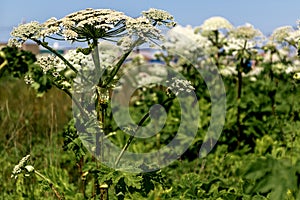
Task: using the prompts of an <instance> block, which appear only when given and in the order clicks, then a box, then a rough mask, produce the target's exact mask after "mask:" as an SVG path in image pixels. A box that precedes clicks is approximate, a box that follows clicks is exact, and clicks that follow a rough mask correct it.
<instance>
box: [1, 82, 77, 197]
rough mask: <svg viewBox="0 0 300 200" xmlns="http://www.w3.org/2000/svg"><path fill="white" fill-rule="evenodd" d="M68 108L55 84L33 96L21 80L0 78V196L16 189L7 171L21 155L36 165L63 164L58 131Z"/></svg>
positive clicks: (69, 101) (68, 111) (63, 123)
mask: <svg viewBox="0 0 300 200" xmlns="http://www.w3.org/2000/svg"><path fill="white" fill-rule="evenodd" d="M70 108H71V100H70V99H69V97H68V96H66V95H65V94H64V93H62V92H61V91H59V90H57V89H55V88H53V89H51V90H50V91H49V92H47V93H46V94H45V95H44V96H43V97H40V98H37V97H36V94H35V92H34V90H33V89H31V88H30V87H29V86H28V85H26V84H25V83H24V81H22V80H17V79H13V78H10V77H4V78H2V79H0V166H1V170H0V172H1V173H0V180H1V181H0V197H2V198H0V199H3V198H4V199H5V197H8V196H11V195H13V194H14V193H15V192H16V191H15V181H14V180H12V179H11V178H10V175H11V171H12V169H13V167H14V165H15V164H17V162H18V161H19V159H20V158H22V157H23V156H25V155H27V154H31V156H32V159H33V160H32V161H33V162H34V165H35V167H36V168H39V169H47V168H49V167H50V166H53V167H59V166H60V165H63V163H62V156H64V155H65V157H67V153H66V152H64V151H63V150H62V145H63V138H62V134H61V131H62V129H63V127H64V125H65V124H66V123H67V122H68V121H69V118H70V117H71V112H70ZM68 160H69V159H67V160H65V159H63V162H68Z"/></svg>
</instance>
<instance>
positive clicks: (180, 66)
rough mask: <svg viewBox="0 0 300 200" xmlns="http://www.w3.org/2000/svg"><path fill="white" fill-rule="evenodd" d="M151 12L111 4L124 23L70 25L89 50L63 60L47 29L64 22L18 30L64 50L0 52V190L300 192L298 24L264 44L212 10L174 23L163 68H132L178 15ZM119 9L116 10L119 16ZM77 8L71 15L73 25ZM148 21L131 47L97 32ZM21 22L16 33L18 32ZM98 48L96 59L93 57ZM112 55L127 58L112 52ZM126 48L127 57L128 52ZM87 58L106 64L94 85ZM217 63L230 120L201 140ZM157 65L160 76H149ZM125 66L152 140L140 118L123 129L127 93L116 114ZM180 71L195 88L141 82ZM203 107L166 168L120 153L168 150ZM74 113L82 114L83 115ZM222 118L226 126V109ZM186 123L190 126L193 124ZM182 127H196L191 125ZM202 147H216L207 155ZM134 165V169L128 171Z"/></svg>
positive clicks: (36, 193) (136, 109)
mask: <svg viewBox="0 0 300 200" xmlns="http://www.w3.org/2000/svg"><path fill="white" fill-rule="evenodd" d="M85 12H87V16H90V15H88V14H90V12H94V14H95V15H98V14H99V13H100V14H101V15H102V14H103V12H104V13H107V12H108V11H103V10H100V11H97V12H96V11H93V10H91V9H90V10H85ZM108 13H109V12H108ZM157 13H158V14H159V15H158V14H157ZM143 14H144V16H145V17H147V18H149V19H151V20H152V21H151V20H148V21H147V20H145V21H143V19H140V18H138V19H137V21H134V19H128V18H127V17H126V16H123V15H120V13H116V12H112V13H111V16H110V17H111V18H112V19H117V23H114V22H112V24H113V25H114V29H112V30H111V29H110V28H111V27H112V24H110V25H111V26H108V27H109V28H107V27H105V29H102V28H101V27H100V28H99V26H97V28H95V29H94V27H93V26H91V25H90V22H89V23H87V24H85V25H83V27H84V28H78V27H77V28H78V29H75V28H74V29H72V30H73V31H74V32H69V35H68V36H63V34H62V33H64V31H62V30H60V31H57V32H56V33H53V34H57V35H58V36H63V37H66V38H67V39H70V40H71V41H77V40H78V41H81V40H84V39H86V40H87V41H88V44H89V46H88V47H87V48H79V49H78V50H77V52H76V51H70V52H69V53H68V54H66V55H63V56H64V57H62V55H60V54H55V50H54V49H52V48H51V47H50V46H48V44H47V43H46V42H45V41H44V40H45V39H46V36H47V34H50V33H51V34H52V32H51V31H53V29H50V28H51V26H53V27H56V28H57V24H56V22H53V21H51V20H50V21H48V22H47V23H46V25H44V26H45V27H47V28H49V30H48V29H46V30H48V31H50V32H48V33H47V34H45V35H46V36H45V37H42V36H41V33H42V31H45V29H42V28H41V27H43V26H42V25H40V24H37V23H29V24H25V25H22V26H23V27H21V28H20V30H18V29H16V30H14V34H15V35H14V36H15V37H16V38H18V37H20V36H22V40H27V39H31V40H33V41H35V42H36V43H38V44H39V45H42V46H44V47H46V48H47V49H48V50H49V51H51V52H53V53H54V54H55V55H56V56H49V57H39V58H38V59H36V58H35V56H34V55H32V54H31V53H29V52H25V51H21V50H19V49H17V48H16V47H6V48H4V49H2V50H1V53H0V56H1V57H0V62H1V63H0V136H1V137H0V142H1V143H0V144H1V145H0V149H1V151H0V152H1V159H0V164H1V166H3V167H2V171H1V175H0V178H1V180H2V181H1V183H0V195H1V198H2V199H107V197H109V199H153V200H155V199H157V200H158V199H207V200H208V199H211V200H223V199H224V200H227V199H228V200H250V199H257V200H260V199H261V200H265V199H270V200H297V199H300V188H299V187H300V154H299V153H300V121H299V118H300V115H299V113H300V101H299V99H300V98H299V97H300V87H299V85H298V84H299V83H298V82H299V80H298V79H299V76H298V75H299V74H298V73H299V72H298V70H299V66H297V65H299V57H298V56H297V55H296V54H297V48H298V47H297V41H298V40H299V38H295V37H294V38H293V37H291V36H293V34H292V33H294V30H291V29H289V28H287V27H285V28H280V29H278V30H275V31H274V34H273V35H272V36H271V37H270V38H269V39H268V41H264V42H262V40H263V39H262V35H261V33H260V32H259V31H258V30H256V29H254V28H253V27H252V26H250V25H245V26H242V27H236V28H234V27H232V25H231V24H230V23H229V22H228V21H226V20H225V19H223V18H211V19H209V20H207V21H205V22H204V23H203V25H202V26H200V27H199V28H196V29H192V28H183V27H180V26H178V27H179V28H178V27H175V28H173V29H172V30H171V31H170V32H169V35H168V36H167V40H166V41H164V44H163V47H164V51H160V52H159V53H157V54H156V57H157V60H156V61H160V63H162V64H159V65H155V64H154V65H150V67H149V69H147V70H149V71H137V72H134V70H137V69H136V68H134V67H135V66H139V67H141V66H142V63H143V62H146V61H145V60H143V58H141V57H140V55H135V56H134V54H132V51H133V50H134V48H135V47H136V46H139V45H140V44H141V43H142V42H145V41H146V38H147V37H150V38H151V39H153V40H157V39H159V37H157V35H156V33H157V32H156V29H155V26H156V25H157V24H160V25H161V24H163V23H164V24H166V21H167V22H168V23H170V24H172V25H173V23H171V22H172V20H173V18H172V17H170V16H169V15H167V14H166V13H165V12H163V11H159V10H158V11H157V10H154V11H153V10H150V11H147V12H145V13H143ZM78 15H79V14H78ZM115 15H116V16H118V17H117V18H114V17H115ZM74 16H76V15H71V16H69V17H67V18H66V19H68V20H71V21H72V20H74V19H75V18H74V19H73V17H74ZM120 16H121V18H122V20H120V18H119V17H120ZM64 19H65V18H64ZM66 19H65V20H66ZM52 20H53V19H52ZM118 20H120V21H118ZM126 20H128V21H129V22H130V25H131V26H130V28H128V27H126V26H127V25H126V23H125V21H126ZM130 20H132V21H130ZM141 21H142V22H143V23H142V24H140V26H141V27H142V28H145V29H146V28H147V30H148V29H149V30H150V32H151V34H150V35H149V34H148V35H147V34H145V35H143V34H144V33H145V32H142V33H143V34H142V33H141V32H137V33H139V34H137V35H134V36H138V37H132V38H130V39H133V41H131V43H130V42H129V43H130V45H129V46H128V45H127V46H126V48H125V50H124V49H122V48H119V47H117V46H116V45H107V44H105V43H102V42H98V39H103V38H106V37H109V36H111V34H120V33H123V34H124V35H126V34H133V33H136V32H135V31H138V30H139V29H134V28H137V27H135V22H141ZM149 21H150V22H149ZM170 21H171V22H170ZM216 21H217V22H219V23H216ZM63 22H64V23H66V22H65V21H63ZM68 22H70V21H68ZM146 22H147V23H148V24H147V23H146ZM76 23H77V22H76ZM97 23H98V22H97ZM105 23H106V22H105ZM214 24H217V25H219V26H218V27H216V26H215V25H214ZM98 25H99V24H98ZM213 25H214V26H213ZM45 27H44V28H45ZM53 27H52V28H53ZM95 27H96V26H95ZM125 27H126V28H128V30H127V31H128V32H126V28H125ZM149 27H150V28H149ZM26 28H28V29H27V31H28V32H26ZM64 28H70V27H69V26H66V27H64ZM176 28H177V29H176ZM107 29H109V30H107ZM24 30H25V32H22V34H21V33H20V35H18V34H19V33H18V31H24ZM55 30H56V29H55ZM65 30H68V31H70V30H71V29H65ZM39 31H41V32H39ZM93 31H95V32H93ZM172 31H173V32H172ZM75 33H76V34H77V36H76V34H75ZM92 33H95V34H92ZM147 33H149V32H147ZM26 34H27V35H26ZM114 36H115V35H114ZM122 36H123V35H122ZM131 36H132V35H131ZM146 36H147V37H146ZM183 36H184V37H183ZM189 36H191V37H189ZM24 37H25V39H24ZM39 37H42V38H39ZM85 37H86V38H85ZM174 38H175V39H174ZM186 38H188V39H186ZM123 39H124V38H123ZM127 39H128V38H127ZM181 39H182V40H181ZM86 40H84V42H86ZM17 41H18V40H16V41H14V42H15V43H16V42H17ZM23 42H24V41H23ZM119 42H120V41H119ZM122 42H124V41H122V40H121V43H122ZM127 42H128V41H127ZM147 42H151V41H147ZM191 44H192V46H191ZM258 44H259V45H260V46H258ZM90 53H91V54H92V56H91V57H88V56H87V54H90ZM116 53H119V55H117V56H116ZM179 55H180V56H179ZM128 56H131V57H130V59H128ZM100 58H101V59H100ZM59 59H60V61H58V60H59ZM125 61H127V62H125ZM254 62H255V65H254V64H253V63H254ZM87 63H88V64H87ZM91 63H94V64H95V66H96V67H97V66H98V67H99V68H100V72H103V74H101V75H102V76H100V78H99V77H94V78H99V80H98V79H96V83H95V82H93V81H91V80H94V79H93V76H95V74H93V73H89V72H90V71H88V72H87V73H83V74H80V70H83V71H84V70H86V69H87V68H88V67H90V66H89V65H90V64H91ZM164 66H170V67H172V69H175V70H174V71H164V70H162V69H161V68H163V67H164ZM214 67H216V69H218V70H219V72H220V73H221V74H222V78H223V83H224V86H225V90H226V97H225V96H224V95H223V96H222V97H224V98H226V119H225V124H224V126H223V130H222V134H221V136H220V137H218V135H214V134H211V133H210V134H209V135H208V137H205V136H206V135H207V130H208V128H209V127H210V125H211V121H210V120H211V119H212V111H211V108H212V107H213V105H212V102H213V101H212V99H211V98H212V97H211V94H210V91H209V90H208V88H207V83H208V82H209V83H210V84H212V85H214V84H215V85H216V86H220V85H218V84H217V83H216V77H217V76H212V75H213V73H202V74H200V73H199V71H198V69H202V70H203V69H205V70H207V72H214V70H215V68H214ZM150 68H151V69H154V71H155V72H157V71H159V73H152V74H151V73H150V70H151V69H150ZM127 69H128V71H129V72H132V74H134V75H136V76H134V77H133V76H130V78H129V80H127V81H128V82H127V83H126V84H127V85H125V86H129V85H130V84H132V85H133V86H134V87H136V89H135V92H134V94H133V95H131V96H130V104H129V112H130V114H131V117H132V119H133V121H134V122H135V123H136V124H139V125H141V127H143V126H145V125H147V124H150V123H151V122H153V124H154V128H153V129H154V131H155V132H158V133H157V134H155V135H154V136H152V137H149V138H135V137H133V136H136V135H135V134H137V133H140V132H138V130H139V128H136V127H135V126H134V125H132V124H126V126H124V127H119V126H118V124H117V122H118V121H116V120H115V118H114V116H113V115H114V114H116V112H117V111H122V110H123V109H124V110H125V109H126V108H127V107H126V106H125V103H126V102H125V103H124V102H122V100H123V99H122V98H121V99H118V100H119V101H120V102H119V104H118V106H117V107H113V109H115V110H111V104H112V102H111V96H110V94H109V92H111V89H112V88H114V87H116V86H117V88H118V87H121V86H120V85H117V80H118V79H119V78H122V76H123V75H124V74H126V72H127V71H126V70H127ZM101 70H103V71H101ZM160 70H162V71H160ZM175 71H176V72H178V73H180V74H181V75H182V77H184V78H185V79H186V80H188V81H190V82H191V83H192V86H193V87H191V86H190V85H189V84H188V82H185V81H182V80H178V79H177V80H176V81H177V82H176V81H174V82H171V83H176V84H177V83H178V85H179V86H178V85H177V86H176V87H175V86H174V85H173V86H172V84H171V85H169V86H161V85H159V84H157V83H156V84H155V83H154V84H153V83H152V84H148V85H140V83H141V82H143V81H145V79H142V78H144V77H145V75H146V79H147V80H149V79H156V80H157V79H159V80H163V79H160V78H161V76H163V75H162V74H164V73H166V74H167V75H168V78H169V79H167V80H168V81H171V80H173V79H172V78H174V77H175V75H174V73H175ZM92 72H99V71H97V70H95V71H92ZM76 75H77V77H76ZM204 76H205V77H204ZM76 78H77V79H76ZM78 78H81V79H80V80H81V81H82V80H84V81H86V79H85V78H89V79H88V80H89V81H91V82H92V86H95V88H94V89H95V90H93V92H96V97H95V98H93V99H88V98H86V97H85V96H83V97H81V96H80V95H78V96H76V95H75V94H76V93H75V92H76V90H77V89H78V88H76V86H77V87H78V85H76V83H77V82H76V81H78ZM21 79H25V82H26V83H27V84H29V85H26V84H25V83H24V80H21ZM182 79H183V78H182ZM183 80H184V79H183ZM93 84H96V85H93ZM171 86H172V88H171ZM122 87H124V86H122ZM122 87H121V90H122V89H123V90H124V91H125V93H126V92H127V90H126V88H125V89H124V88H122ZM92 88H93V87H92ZM170 88H171V89H170ZM166 90H167V92H166ZM192 90H194V92H195V95H196V96H197V101H193V103H192V104H180V100H178V99H177V97H182V96H185V97H186V98H185V99H189V98H190V96H188V95H189V93H190V92H191V91H192ZM80 94H81V93H80ZM124 95H125V94H124ZM74 96H75V98H74ZM70 97H71V98H70ZM76 97H78V99H79V100H83V101H81V103H82V102H84V101H85V102H88V106H95V108H96V115H95V114H94V115H95V116H94V115H93V114H91V113H92V112H88V111H89V107H88V106H86V107H85V105H83V104H80V103H78V102H76V100H78V99H76ZM222 97H219V96H216V97H214V98H216V99H217V98H222ZM80 98H82V99H80ZM72 101H73V102H72ZM72 103H73V104H74V105H73V107H72ZM154 104H162V105H163V107H164V109H165V110H166V111H167V119H166V121H165V123H164V125H163V127H162V128H161V130H159V127H160V125H161V124H160V122H161V121H164V118H163V117H164V116H163V115H162V114H161V113H160V111H159V110H151V109H150V111H149V108H151V106H152V105H154ZM197 106H198V107H199V115H200V116H199V117H200V121H199V122H197V123H198V125H199V128H198V130H197V133H196V137H195V138H194V140H193V143H192V144H191V145H189V147H188V149H187V151H186V152H185V153H184V154H182V155H178V158H177V159H176V160H175V161H174V162H172V163H171V164H170V165H168V166H166V167H163V168H161V169H157V170H149V169H155V167H156V166H152V165H151V164H153V165H156V164H157V163H147V162H144V163H139V162H136V163H130V161H131V160H127V161H126V160H125V161H124V158H126V156H125V154H123V153H122V152H123V151H130V152H135V153H140V154H141V153H145V152H153V151H156V150H159V149H161V148H162V147H164V146H166V145H167V144H168V143H169V142H170V141H172V139H173V138H174V137H175V135H176V134H177V132H178V130H179V127H180V126H179V125H180V123H181V120H182V115H181V114H182V112H183V111H184V110H186V109H187V108H188V107H193V108H196V109H197ZM72 108H73V112H72ZM74 108H79V111H78V112H77V113H76V112H75V113H74ZM116 110H117V111H116ZM78 113H80V114H81V115H82V116H81V117H82V118H79V117H78V116H76V114H78ZM73 115H75V117H74V116H73ZM155 116H156V118H155V119H157V120H152V121H151V120H149V117H155ZM122 117H123V118H124V119H126V117H127V116H121V118H120V119H122ZM184 117H185V116H184ZM189 117H190V116H189ZM94 118H95V119H97V124H96V125H94V124H93V123H92V122H93V121H92V120H93V119H94ZM81 119H84V120H81ZM86 119H90V121H89V120H86ZM188 119H194V118H193V116H191V118H188ZM214 120H217V122H218V123H222V119H221V117H220V119H219V118H216V119H214ZM191 121H192V120H191ZM189 125H190V126H193V123H190V124H188V126H189ZM99 127H101V128H99ZM156 129H157V130H156ZM185 130H189V129H185ZM211 130H215V129H211ZM127 133H131V134H132V135H128V134H127ZM186 134H187V135H188V134H190V133H189V132H188V131H187V132H186ZM95 138H96V139H95ZM106 138H109V140H110V141H111V142H112V143H113V144H115V145H116V146H118V147H119V148H120V149H123V151H121V153H119V154H114V153H111V152H110V149H109V148H108V146H107V143H104V142H103V140H104V139H106ZM185 139H187V138H185V137H184V138H178V139H177V140H175V142H176V143H175V144H177V145H175V147H174V152H175V153H176V150H177V149H176V148H177V147H179V148H180V146H181V145H184V144H185V143H186V141H185ZM215 143H216V145H214V144H215ZM202 145H203V146H205V150H206V151H210V149H211V148H212V151H210V152H205V151H203V152H200V155H199V150H200V149H201V147H202ZM91 149H92V150H91ZM95 152H96V153H95ZM97 153H99V154H97ZM163 153H165V152H162V154H163ZM168 153H169V152H168ZM203 153H208V154H207V155H206V156H203V155H204V154H203ZM162 154H157V155H158V156H157V160H158V163H159V162H160V161H161V159H162V158H166V157H164V155H162ZM27 155H30V156H27ZM170 155H171V153H170ZM109 159H115V160H114V161H115V162H114V164H115V166H114V167H110V166H107V165H105V164H104V163H105V161H106V160H109ZM101 161H103V163H102V162H101ZM163 162H165V161H163ZM132 169H133V170H136V173H130V172H128V171H130V170H131V171H132ZM138 170H140V171H138ZM141 170H142V171H141ZM148 171H150V172H148Z"/></svg>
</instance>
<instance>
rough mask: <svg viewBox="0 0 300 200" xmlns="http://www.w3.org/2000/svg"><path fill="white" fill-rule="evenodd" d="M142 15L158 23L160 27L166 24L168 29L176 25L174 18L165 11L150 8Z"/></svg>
mask: <svg viewBox="0 0 300 200" xmlns="http://www.w3.org/2000/svg"><path fill="white" fill-rule="evenodd" d="M142 15H143V16H145V17H146V18H147V19H149V20H153V21H154V22H157V23H158V25H162V24H165V25H166V26H167V27H170V28H171V27H174V26H175V25H176V22H174V21H173V20H174V17H173V16H172V15H170V13H168V12H166V11H164V10H159V9H155V8H150V9H149V10H148V11H143V12H142Z"/></svg>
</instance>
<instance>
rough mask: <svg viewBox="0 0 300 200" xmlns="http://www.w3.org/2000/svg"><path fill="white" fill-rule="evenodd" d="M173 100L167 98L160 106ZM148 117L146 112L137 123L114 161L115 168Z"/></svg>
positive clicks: (148, 114)
mask: <svg viewBox="0 0 300 200" xmlns="http://www.w3.org/2000/svg"><path fill="white" fill-rule="evenodd" d="M173 99H174V98H168V99H166V100H165V101H164V102H162V104H161V105H162V106H163V107H164V106H165V105H166V104H167V103H168V102H170V101H172V100H173ZM149 116H150V111H149V112H147V113H146V114H145V115H144V116H143V117H142V119H141V120H140V121H139V123H138V124H137V127H136V129H135V130H134V132H133V134H131V135H130V137H129V139H128V140H127V142H126V144H125V145H124V147H123V149H122V151H121V152H120V154H119V156H118V157H117V159H116V161H115V166H118V164H119V162H120V160H121V158H122V156H123V155H124V153H125V151H126V150H127V148H128V147H129V145H130V144H131V143H132V141H133V139H134V136H135V134H136V132H137V131H138V130H139V129H140V127H141V126H142V125H143V124H144V123H145V121H146V120H147V119H148V117H149Z"/></svg>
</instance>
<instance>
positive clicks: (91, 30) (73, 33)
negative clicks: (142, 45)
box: [10, 8, 175, 46]
mask: <svg viewBox="0 0 300 200" xmlns="http://www.w3.org/2000/svg"><path fill="white" fill-rule="evenodd" d="M155 25H166V26H168V27H171V26H174V25H175V22H174V21H173V16H171V15H170V14H169V13H167V12H166V11H163V10H157V9H153V8H152V9H149V10H148V11H144V12H143V13H142V16H141V17H138V18H131V17H129V16H127V15H125V14H124V13H122V12H118V11H115V10H111V9H92V8H87V9H85V10H81V11H78V12H74V13H71V14H69V15H67V16H65V17H63V18H61V19H56V18H54V17H52V18H50V19H48V20H47V21H46V22H45V23H43V24H39V23H38V22H30V23H27V24H23V25H20V26H19V27H16V28H14V30H13V32H12V33H11V35H12V38H11V40H10V45H15V46H21V45H22V43H24V42H25V41H26V40H28V39H31V40H34V41H35V42H38V41H37V40H41V42H45V38H50V39H54V40H69V41H71V42H75V41H78V42H88V43H89V44H90V43H94V42H95V41H97V40H98V39H104V40H115V39H116V38H118V37H123V36H127V37H130V38H132V36H133V35H134V36H137V37H138V38H141V39H142V40H143V41H147V40H146V38H147V39H149V38H150V39H151V38H152V39H160V31H159V30H158V29H157V28H156V27H155Z"/></svg>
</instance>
